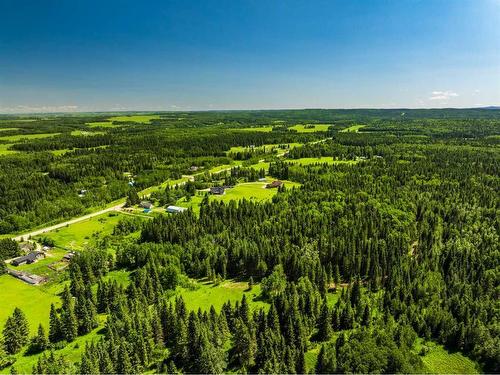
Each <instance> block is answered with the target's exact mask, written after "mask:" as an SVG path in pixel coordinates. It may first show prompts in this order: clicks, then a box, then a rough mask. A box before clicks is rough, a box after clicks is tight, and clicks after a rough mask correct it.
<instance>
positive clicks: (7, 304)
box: [0, 275, 60, 333]
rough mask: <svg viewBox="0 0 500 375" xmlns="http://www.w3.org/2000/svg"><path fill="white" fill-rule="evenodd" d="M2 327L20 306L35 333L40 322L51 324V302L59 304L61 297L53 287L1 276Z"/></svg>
mask: <svg viewBox="0 0 500 375" xmlns="http://www.w3.org/2000/svg"><path fill="white" fill-rule="evenodd" d="M0 301H2V308H0V327H3V325H4V324H5V321H6V320H7V317H8V316H9V315H11V314H12V311H13V310H14V308H16V307H19V308H21V309H22V310H23V312H24V313H25V314H26V317H27V318H28V322H29V326H30V331H31V333H35V332H36V329H37V327H38V324H40V323H42V324H43V325H44V326H45V328H48V325H49V311H50V304H51V303H54V304H59V303H60V299H59V297H58V296H57V295H56V293H55V292H54V290H53V289H52V288H47V287H45V286H33V285H28V284H26V283H25V282H24V281H21V280H18V279H16V278H14V277H12V276H10V275H1V276H0Z"/></svg>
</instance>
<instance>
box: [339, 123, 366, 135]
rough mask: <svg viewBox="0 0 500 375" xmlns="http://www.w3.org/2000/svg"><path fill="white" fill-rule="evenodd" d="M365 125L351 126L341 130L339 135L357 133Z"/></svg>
mask: <svg viewBox="0 0 500 375" xmlns="http://www.w3.org/2000/svg"><path fill="white" fill-rule="evenodd" d="M365 126H366V125H353V126H350V127H348V128H345V129H342V130H341V131H340V133H357V132H359V129H361V128H364V127H365Z"/></svg>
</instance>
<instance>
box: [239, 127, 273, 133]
mask: <svg viewBox="0 0 500 375" xmlns="http://www.w3.org/2000/svg"><path fill="white" fill-rule="evenodd" d="M238 130H244V131H249V132H265V133H269V132H272V131H273V127H272V126H257V127H253V128H242V129H238Z"/></svg>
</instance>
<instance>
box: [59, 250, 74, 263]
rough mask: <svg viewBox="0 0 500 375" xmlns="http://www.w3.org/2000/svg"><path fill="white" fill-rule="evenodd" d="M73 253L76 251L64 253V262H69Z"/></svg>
mask: <svg viewBox="0 0 500 375" xmlns="http://www.w3.org/2000/svg"><path fill="white" fill-rule="evenodd" d="M75 255H76V253H75V252H74V251H70V252H69V253H66V254H64V256H63V258H62V260H63V261H65V262H69V261H71V259H73V257H74V256H75Z"/></svg>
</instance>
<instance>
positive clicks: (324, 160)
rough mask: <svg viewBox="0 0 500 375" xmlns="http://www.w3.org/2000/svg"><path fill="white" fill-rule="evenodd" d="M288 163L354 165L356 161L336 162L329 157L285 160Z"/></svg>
mask: <svg viewBox="0 0 500 375" xmlns="http://www.w3.org/2000/svg"><path fill="white" fill-rule="evenodd" d="M285 161H287V162H288V163H294V164H300V165H311V164H325V163H326V164H356V163H357V162H358V161H357V160H337V159H335V158H333V157H331V156H323V157H320V158H301V159H285Z"/></svg>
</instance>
